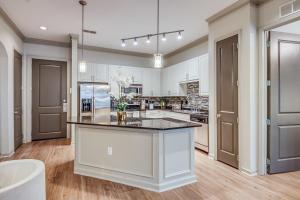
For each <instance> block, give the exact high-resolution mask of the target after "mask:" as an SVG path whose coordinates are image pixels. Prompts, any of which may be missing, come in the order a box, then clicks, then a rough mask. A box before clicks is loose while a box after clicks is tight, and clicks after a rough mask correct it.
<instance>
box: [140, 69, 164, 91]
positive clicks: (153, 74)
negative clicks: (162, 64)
mask: <svg viewBox="0 0 300 200" xmlns="http://www.w3.org/2000/svg"><path fill="white" fill-rule="evenodd" d="M160 80H161V79H160V69H153V68H145V69H143V76H142V83H143V95H144V96H160Z"/></svg>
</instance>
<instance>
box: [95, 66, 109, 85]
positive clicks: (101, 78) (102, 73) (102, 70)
mask: <svg viewBox="0 0 300 200" xmlns="http://www.w3.org/2000/svg"><path fill="white" fill-rule="evenodd" d="M108 74H109V73H108V65H106V64H94V73H93V76H94V81H95V82H108Z"/></svg>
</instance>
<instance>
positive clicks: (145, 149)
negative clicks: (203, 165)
mask: <svg viewBox="0 0 300 200" xmlns="http://www.w3.org/2000/svg"><path fill="white" fill-rule="evenodd" d="M68 123H69V124H75V131H76V133H75V162H74V173H75V174H80V175H85V176H90V177H94V178H99V179H104V180H110V181H113V182H118V183H123V184H126V185H130V186H134V187H139V188H143V189H147V190H151V191H156V192H162V191H166V190H170V189H173V188H176V187H180V186H183V185H186V184H190V183H193V182H196V177H195V170H194V165H195V162H194V129H195V128H196V127H199V126H201V125H200V124H196V123H192V122H186V121H181V120H175V119H171V118H159V119H153V118H152V119H150V118H133V117H132V118H127V120H126V121H122V122H119V121H118V120H117V119H116V117H115V116H109V115H108V116H101V117H96V118H94V117H80V118H74V119H70V120H69V121H68Z"/></svg>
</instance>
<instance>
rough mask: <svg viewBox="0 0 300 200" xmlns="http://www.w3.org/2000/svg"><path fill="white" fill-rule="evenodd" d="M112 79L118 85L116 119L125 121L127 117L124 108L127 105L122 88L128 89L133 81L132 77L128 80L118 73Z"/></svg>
mask: <svg viewBox="0 0 300 200" xmlns="http://www.w3.org/2000/svg"><path fill="white" fill-rule="evenodd" d="M113 79H114V81H116V83H117V84H118V89H119V96H118V97H117V99H118V100H117V118H118V121H125V120H126V117H127V114H126V108H127V105H128V104H127V102H126V95H124V93H123V91H122V88H124V87H129V85H130V84H131V83H132V82H133V80H132V77H130V78H129V77H124V76H122V74H121V72H119V73H118V75H117V76H115V77H114V78H113Z"/></svg>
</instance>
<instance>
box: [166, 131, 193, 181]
mask: <svg viewBox="0 0 300 200" xmlns="http://www.w3.org/2000/svg"><path fill="white" fill-rule="evenodd" d="M189 131H190V130H189V129H180V132H174V131H172V132H170V133H169V134H162V136H163V142H164V144H163V162H164V170H163V172H164V178H165V179H167V178H171V177H176V176H179V175H185V174H189V173H191V171H192V166H191V163H192V160H193V158H194V149H190V148H189V147H190V146H191V145H192V144H191V141H194V139H193V136H194V134H193V133H191V134H189ZM184 132H185V133H186V134H182V133H184ZM178 139H179V140H178ZM169 152H170V153H169ZM174 152H175V153H174ZM179 159H180V160H181V162H177V160H179ZM174 163H176V165H174Z"/></svg>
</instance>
